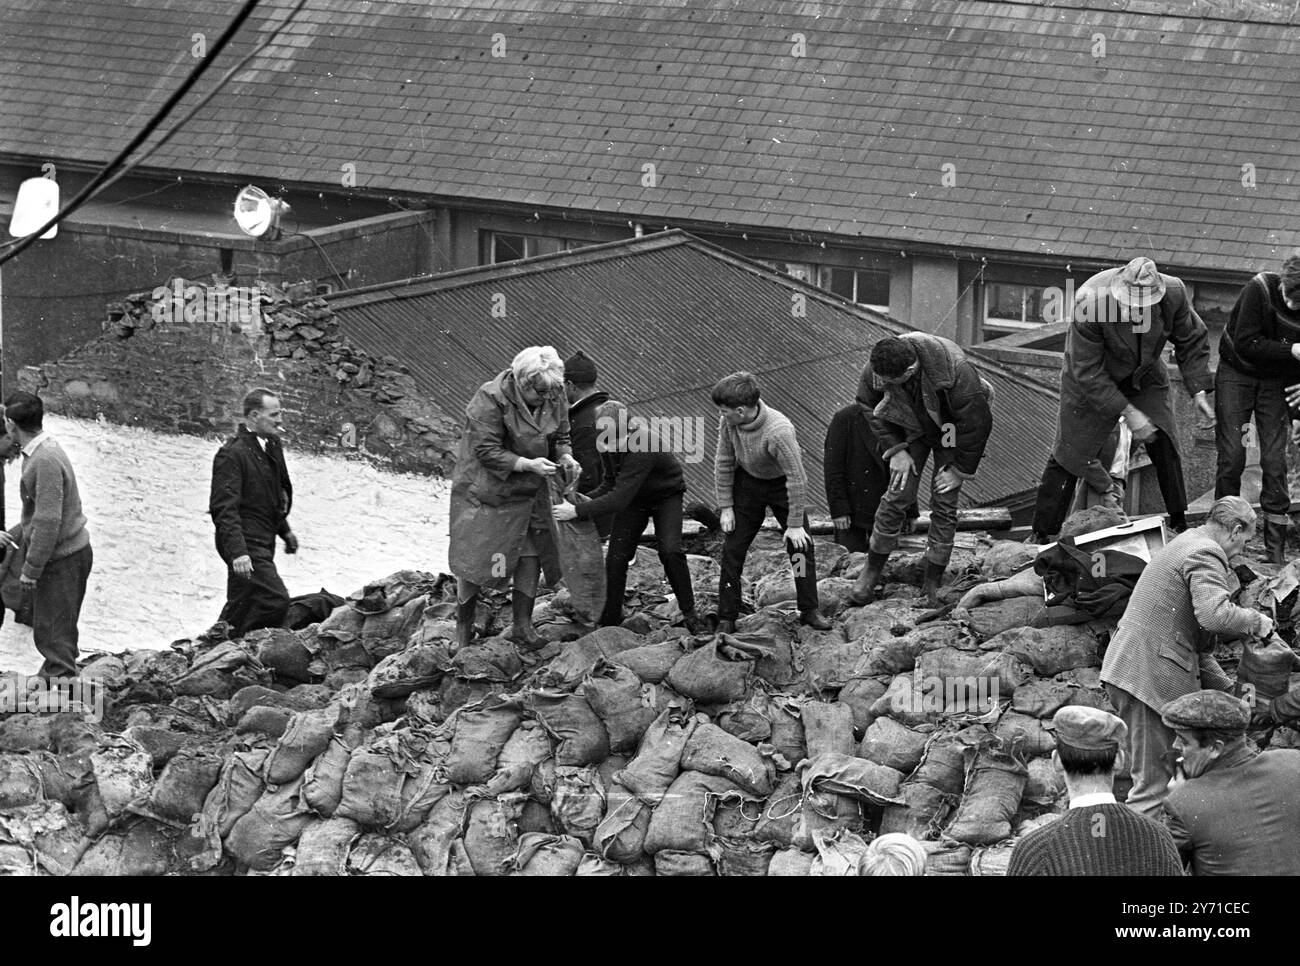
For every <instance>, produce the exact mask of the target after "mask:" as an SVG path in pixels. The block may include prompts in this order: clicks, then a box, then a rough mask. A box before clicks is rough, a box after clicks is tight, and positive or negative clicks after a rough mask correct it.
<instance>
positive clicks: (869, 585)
mask: <svg viewBox="0 0 1300 966" xmlns="http://www.w3.org/2000/svg"><path fill="white" fill-rule="evenodd" d="M888 560H889V554H887V553H868V554H867V565H866V566H865V567H864V568H863V569H862V574H861V576H859V577H858V582H857V583H856V584H855V585H854V586H853V591H852V593H850V594H849V603H851V604H852V605H853V606H854V607H862V606H863V605H864V604H870V603H871V602H872V601H874V600H875V599H876V586H877V585H878V584H879V583H880V574H881V572H882V571H883V570H884V569H885V563H886V562H887V561H888Z"/></svg>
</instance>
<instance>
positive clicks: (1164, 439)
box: [1033, 429, 1187, 536]
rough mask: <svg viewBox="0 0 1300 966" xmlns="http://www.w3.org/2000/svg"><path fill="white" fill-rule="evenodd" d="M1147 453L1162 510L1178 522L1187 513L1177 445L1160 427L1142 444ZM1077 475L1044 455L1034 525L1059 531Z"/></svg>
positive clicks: (1050, 531) (1044, 530)
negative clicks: (1160, 498)
mask: <svg viewBox="0 0 1300 966" xmlns="http://www.w3.org/2000/svg"><path fill="white" fill-rule="evenodd" d="M1145 446H1146V448H1147V455H1148V456H1149V457H1151V463H1152V465H1153V466H1154V467H1155V471H1156V482H1157V483H1159V484H1160V495H1161V496H1162V497H1164V501H1165V509H1166V510H1167V511H1169V515H1170V517H1172V518H1173V520H1172V522H1174V523H1175V524H1177V523H1179V522H1180V521H1181V520H1182V518H1183V517H1184V516H1185V515H1186V513H1187V491H1186V489H1185V488H1184V486H1183V461H1182V458H1181V457H1180V456H1179V455H1178V447H1177V445H1176V444H1175V443H1174V441H1173V440H1172V439H1170V438H1169V436H1168V435H1166V433H1165V431H1164V430H1163V429H1157V430H1156V435H1155V437H1154V438H1153V439H1151V440H1148V441H1147V443H1146V444H1145ZM1078 481H1079V478H1078V477H1077V476H1075V475H1074V474H1073V473H1071V472H1070V471H1069V470H1067V469H1066V468H1065V467H1064V466H1062V465H1061V464H1060V463H1058V462H1056V457H1055V456H1049V457H1048V458H1047V468H1046V469H1045V470H1044V471H1043V478H1042V480H1041V481H1040V482H1039V484H1038V499H1037V501H1036V502H1035V504H1034V522H1033V528H1034V530H1036V531H1037V532H1039V533H1042V534H1046V535H1048V536H1052V535H1054V534H1058V533H1060V532H1061V525H1062V524H1063V523H1065V518H1066V517H1067V516H1069V514H1070V504H1071V503H1072V502H1073V501H1074V488H1075V484H1077V483H1078Z"/></svg>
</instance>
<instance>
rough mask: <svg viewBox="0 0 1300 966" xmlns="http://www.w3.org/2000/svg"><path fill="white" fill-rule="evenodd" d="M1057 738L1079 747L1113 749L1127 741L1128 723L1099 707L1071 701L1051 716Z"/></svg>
mask: <svg viewBox="0 0 1300 966" xmlns="http://www.w3.org/2000/svg"><path fill="white" fill-rule="evenodd" d="M1052 726H1053V727H1054V728H1055V729H1056V740H1057V741H1059V742H1061V743H1062V744H1066V745H1069V746H1070V747H1071V748H1077V749H1078V750H1079V751H1114V750H1115V749H1116V748H1123V747H1124V746H1125V745H1127V744H1128V726H1127V725H1125V724H1124V722H1123V721H1122V720H1121V719H1120V718H1117V717H1116V716H1115V715H1113V714H1111V713H1110V712H1109V711H1102V710H1101V709H1100V708H1087V707H1084V706H1083V705H1079V704H1072V705H1069V706H1067V707H1064V708H1062V709H1061V710H1060V711H1058V712H1056V714H1055V715H1054V716H1053V717H1052Z"/></svg>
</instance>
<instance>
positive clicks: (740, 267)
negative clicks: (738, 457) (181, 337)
mask: <svg viewBox="0 0 1300 966" xmlns="http://www.w3.org/2000/svg"><path fill="white" fill-rule="evenodd" d="M796 297H799V298H801V299H802V301H803V306H804V308H805V309H806V317H799V318H795V317H793V312H792V306H793V305H794V304H795V299H796ZM329 303H330V307H331V308H332V309H333V310H334V312H335V313H336V316H337V318H338V320H339V322H340V325H341V327H342V330H343V332H344V333H345V334H346V335H347V336H348V337H349V338H350V339H351V340H352V341H353V342H354V343H356V344H357V345H359V346H361V347H363V348H365V349H366V350H367V351H368V352H370V353H371V354H372V355H391V356H394V357H396V358H397V359H399V360H401V361H402V362H403V363H404V364H405V365H407V366H408V367H409V368H410V370H411V374H412V376H413V377H414V379H415V381H416V384H417V385H418V386H419V388H420V389H421V391H422V392H423V393H425V394H427V395H428V396H429V397H430V398H431V399H432V400H433V401H434V402H435V403H437V404H438V405H439V406H441V407H442V408H443V409H444V410H445V411H446V412H448V413H457V414H460V413H463V412H464V410H465V405H466V404H467V403H468V402H469V399H470V397H471V396H472V395H473V393H474V392H475V391H476V390H477V389H478V388H479V386H480V385H481V384H482V383H484V382H486V381H488V380H489V379H491V378H492V377H494V376H495V375H496V374H497V373H498V372H500V371H501V370H502V369H505V368H506V367H507V366H508V365H509V364H510V360H511V359H512V358H513V357H514V355H515V353H517V352H518V351H519V350H520V349H522V348H524V347H525V346H528V345H553V346H555V347H556V349H557V350H558V351H559V352H560V355H561V357H567V356H568V355H570V354H572V353H573V352H575V351H577V350H578V349H582V350H583V351H585V352H586V353H587V354H588V355H590V356H591V357H592V358H593V359H594V360H595V361H596V363H597V366H598V368H599V370H600V373H601V377H600V382H599V385H600V386H601V388H603V389H606V390H607V391H609V392H610V393H611V394H612V395H613V396H614V397H615V398H619V399H622V400H623V401H625V402H627V403H628V404H629V405H632V406H633V407H634V408H635V410H636V411H637V412H640V413H643V414H645V415H663V416H678V417H700V418H701V419H702V420H703V426H704V427H705V432H706V434H707V435H706V440H707V442H706V445H705V446H704V449H703V454H702V455H703V459H702V461H701V462H698V463H688V464H687V466H686V473H687V485H688V487H689V488H690V491H691V494H690V498H691V499H700V500H706V501H707V502H709V503H710V504H712V503H713V502H714V501H713V475H712V474H713V453H714V450H715V449H716V446H717V421H718V417H717V410H716V409H715V408H714V407H713V405H712V402H711V401H710V399H709V390H710V388H711V387H712V386H713V384H714V382H716V381H717V379H718V378H719V377H721V376H723V375H725V374H727V373H728V372H732V371H735V370H738V369H750V370H752V371H754V372H756V373H758V374H759V378H760V381H761V383H762V386H763V398H764V400H766V401H767V402H768V403H769V404H771V405H772V406H774V407H775V408H776V409H778V410H780V411H781V412H783V413H785V414H786V415H787V416H789V417H790V419H791V420H792V421H793V422H794V425H795V429H796V430H797V431H798V433H799V440H800V445H801V447H802V449H803V454H804V464H805V469H806V470H807V472H808V475H809V504H810V506H813V507H816V508H818V509H819V510H820V512H823V513H824V512H825V509H826V496H825V495H826V491H825V483H824V481H823V477H822V444H823V441H824V440H825V438H826V428H827V426H828V425H829V424H830V419H831V416H833V415H834V414H835V412H836V411H837V410H839V409H841V408H842V407H844V406H845V405H847V404H848V403H850V402H852V400H853V396H854V394H855V392H856V390H857V384H858V377H859V374H860V373H861V371H862V369H863V367H864V366H865V365H866V363H867V359H868V357H869V356H870V350H871V346H872V345H874V344H875V342H876V341H877V340H878V339H880V338H882V337H883V336H885V335H889V334H897V333H900V332H904V331H908V328H909V327H908V326H905V325H903V324H902V323H900V322H898V321H896V320H894V319H891V318H889V317H888V316H886V315H882V314H880V313H878V312H873V311H871V310H869V309H865V308H863V307H861V306H857V305H853V304H852V303H848V302H844V301H842V300H840V299H839V298H837V297H836V296H834V295H831V294H829V293H827V292H825V291H823V290H821V289H818V288H815V287H813V286H811V285H807V284H805V283H803V282H800V281H798V280H797V279H794V278H791V277H789V276H787V275H784V274H781V273H779V272H775V271H773V270H771V269H768V268H766V267H764V266H762V265H760V264H758V263H756V262H752V261H749V260H747V259H744V258H741V257H739V256H736V255H733V254H731V253H729V252H726V251H724V250H722V249H720V248H717V247H715V246H713V245H710V244H708V243H707V242H704V241H701V240H700V239H697V238H695V237H693V236H691V235H689V234H687V233H685V232H682V231H670V232H663V233H659V234H655V235H649V236H646V237H644V238H640V239H630V240H628V241H622V242H614V243H611V244H607V245H598V246H593V247H591V248H584V249H580V250H577V251H573V252H566V253H561V254H557V255H545V256H542V257H539V258H532V259H526V260H523V261H518V262H510V263H506V264H501V265H490V266H483V267H480V268H473V269H466V270H464V271H460V272H452V273H448V274H446V275H440V276H435V277H432V278H429V277H425V278H420V279H412V280H410V281H407V282H394V283H388V284H384V285H377V286H373V287H371V288H367V289H364V290H357V291H353V292H349V293H341V294H338V295H334V296H332V297H330V299H329ZM494 307H496V309H497V313H498V314H497V315H494V311H493V310H494ZM500 312H504V316H500V315H499V313H500ZM974 361H975V364H976V366H977V367H978V368H979V370H980V372H981V373H982V374H983V375H984V376H985V377H986V378H987V379H988V380H989V381H990V382H991V383H993V386H994V391H995V392H996V394H997V395H996V402H995V410H994V419H995V428H994V433H993V436H992V438H991V439H990V442H989V447H988V450H987V452H986V454H985V458H984V461H983V463H982V464H981V467H980V472H979V474H978V475H977V476H976V478H975V480H974V481H972V482H971V483H968V484H966V486H965V487H964V488H963V490H962V500H963V505H964V506H980V505H989V504H1001V503H1003V502H1004V501H1006V500H1007V499H1009V498H1011V497H1014V496H1018V495H1021V494H1024V493H1025V492H1026V491H1029V490H1032V489H1033V488H1035V487H1036V486H1037V485H1038V477H1039V474H1040V473H1041V472H1042V467H1043V463H1044V462H1045V461H1046V458H1047V453H1048V450H1049V449H1050V447H1051V444H1052V441H1053V435H1054V433H1055V428H1056V412H1057V403H1058V400H1059V394H1058V391H1057V390H1056V389H1055V388H1051V387H1048V386H1046V385H1043V384H1041V383H1038V382H1035V381H1033V380H1031V379H1029V378H1027V377H1025V376H1023V375H1021V374H1019V373H1017V372H1015V371H1014V370H1013V369H1011V368H1009V367H1007V366H1004V365H1003V364H1001V363H997V362H994V361H992V360H986V359H983V358H979V359H975V360H974ZM924 492H927V493H928V486H927V487H926V488H925V490H924Z"/></svg>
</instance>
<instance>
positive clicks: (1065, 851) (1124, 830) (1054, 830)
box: [1007, 804, 1183, 875]
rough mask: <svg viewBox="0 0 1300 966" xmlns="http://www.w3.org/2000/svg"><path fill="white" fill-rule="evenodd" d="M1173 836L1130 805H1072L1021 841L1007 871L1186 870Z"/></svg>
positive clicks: (1170, 872) (1151, 872) (1150, 872)
mask: <svg viewBox="0 0 1300 966" xmlns="http://www.w3.org/2000/svg"><path fill="white" fill-rule="evenodd" d="M1182 874H1183V865H1182V862H1181V861H1180V860H1179V857H1178V848H1177V846H1175V845H1174V839H1173V836H1172V835H1170V834H1169V831H1168V829H1166V828H1165V827H1164V826H1162V825H1159V824H1157V823H1156V822H1153V821H1152V820H1151V819H1149V818H1147V817H1145V816H1143V815H1139V814H1138V813H1137V812H1134V811H1133V810H1131V809H1130V808H1129V807H1128V806H1127V805H1112V804H1105V805H1090V806H1086V807H1083V808H1072V809H1070V810H1069V811H1068V812H1067V813H1066V814H1065V815H1064V816H1062V817H1061V819H1060V820H1059V821H1056V822H1053V823H1052V824H1051V825H1048V826H1047V827H1046V828H1040V829H1039V830H1038V831H1036V832H1030V833H1029V834H1028V835H1026V836H1025V837H1024V838H1023V839H1021V840H1020V841H1019V842H1017V843H1016V846H1015V849H1014V850H1013V851H1012V853H1011V865H1010V867H1009V868H1008V869H1007V875H1182Z"/></svg>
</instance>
